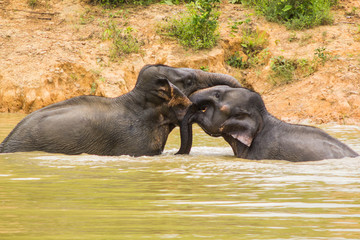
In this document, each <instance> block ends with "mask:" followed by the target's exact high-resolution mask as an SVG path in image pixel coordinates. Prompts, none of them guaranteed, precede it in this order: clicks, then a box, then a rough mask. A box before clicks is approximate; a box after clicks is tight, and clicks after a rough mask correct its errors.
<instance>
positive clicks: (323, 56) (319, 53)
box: [314, 47, 331, 64]
mask: <svg viewBox="0 0 360 240" xmlns="http://www.w3.org/2000/svg"><path fill="white" fill-rule="evenodd" d="M314 55H315V57H317V58H318V59H320V60H321V62H322V64H324V63H325V62H326V61H327V60H329V59H330V57H331V54H330V53H329V52H328V51H326V47H319V48H317V49H315V53H314Z"/></svg>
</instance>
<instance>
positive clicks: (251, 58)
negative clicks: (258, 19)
mask: <svg viewBox="0 0 360 240" xmlns="http://www.w3.org/2000/svg"><path fill="white" fill-rule="evenodd" d="M268 43H269V41H268V36H267V33H266V32H265V31H261V30H259V29H255V30H254V29H252V28H251V27H248V28H244V29H243V30H242V41H241V48H242V52H243V53H244V54H245V55H246V57H245V58H244V57H243V56H240V53H239V52H235V53H234V54H232V55H231V56H230V57H229V58H228V59H227V61H226V62H227V64H229V65H230V66H232V67H236V68H240V69H246V68H249V67H252V66H254V65H256V64H259V63H260V62H261V61H262V60H264V57H265V55H266V54H260V53H261V52H262V51H263V50H264V49H265V47H266V46H267V45H268Z"/></svg>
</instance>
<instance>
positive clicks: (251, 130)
mask: <svg viewBox="0 0 360 240" xmlns="http://www.w3.org/2000/svg"><path fill="white" fill-rule="evenodd" d="M190 100H191V101H192V102H194V103H195V104H196V105H197V107H198V110H197V112H196V113H195V114H193V113H192V112H189V114H187V116H186V117H185V118H186V119H188V121H190V123H191V122H196V123H198V124H199V125H200V127H201V128H202V129H203V130H204V131H205V132H206V133H207V134H209V135H211V136H214V137H219V136H222V137H223V138H224V139H225V140H226V141H227V142H228V143H229V144H230V146H231V147H232V149H233V151H234V154H235V155H236V156H237V157H239V158H246V159H280V160H289V161H294V162H296V161H312V160H321V159H335V158H344V157H357V156H359V155H358V154H357V153H356V152H355V151H353V150H352V149H350V148H349V147H348V146H347V145H345V144H344V143H342V142H340V141H339V140H337V139H335V138H333V137H331V136H330V135H328V134H327V133H326V132H324V131H323V130H321V129H319V128H316V127H310V126H304V125H297V124H289V123H286V122H283V121H281V120H279V119H277V118H275V117H274V116H272V115H271V114H270V113H269V112H268V111H267V110H266V107H265V104H264V102H263V100H262V98H261V96H260V95H259V94H258V93H255V92H253V91H250V90H248V89H245V88H231V87H228V86H215V87H211V88H207V89H203V90H199V91H197V92H195V93H194V94H192V95H191V96H190ZM190 115H192V116H191V117H189V116H190ZM183 124H184V125H186V124H187V123H185V122H183ZM182 129H183V130H185V131H190V129H191V126H190V127H189V126H183V128H182ZM183 136H189V133H183ZM190 137H191V136H190ZM184 142H186V143H188V144H191V140H184ZM190 149H191V145H187V146H181V148H180V151H179V153H189V152H190Z"/></svg>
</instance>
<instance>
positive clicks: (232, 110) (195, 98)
mask: <svg viewBox="0 0 360 240" xmlns="http://www.w3.org/2000/svg"><path fill="white" fill-rule="evenodd" d="M189 98H190V100H191V101H192V102H193V103H194V104H195V105H196V109H197V110H196V111H195V113H194V111H193V110H192V111H189V112H188V114H187V115H186V116H185V118H186V120H187V121H188V123H185V122H183V124H184V125H185V124H188V125H191V124H192V123H193V122H196V123H197V124H198V125H199V126H200V127H201V128H202V129H203V130H204V131H205V132H206V133H207V134H209V135H210V136H213V137H220V136H222V137H224V139H225V140H226V141H227V142H228V143H229V144H230V145H231V147H232V148H233V150H234V152H235V154H236V155H237V156H241V155H243V154H245V152H246V151H247V149H248V148H249V147H250V146H251V144H252V142H253V140H254V138H255V136H256V134H257V133H258V132H259V131H260V130H261V129H262V127H263V119H262V114H261V113H262V112H264V111H266V109H265V105H264V102H263V101H262V99H261V97H260V95H259V94H257V93H255V92H252V91H250V90H248V89H245V88H231V87H229V86H214V87H211V88H207V89H202V90H199V91H197V92H195V93H193V94H192V95H191V96H190V97H189ZM183 129H184V130H187V131H188V133H182V135H183V136H187V137H188V138H191V136H190V130H189V129H191V127H189V126H185V127H184V128H183ZM184 143H188V144H190V143H191V139H189V140H186V141H184ZM239 144H240V146H241V148H239ZM190 149H191V146H189V145H186V146H181V148H180V151H179V153H180V154H185V153H189V152H190Z"/></svg>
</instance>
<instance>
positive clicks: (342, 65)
mask: <svg viewBox="0 0 360 240" xmlns="http://www.w3.org/2000/svg"><path fill="white" fill-rule="evenodd" d="M37 2H38V3H39V4H38V5H37V6H36V7H35V8H31V7H30V6H29V5H28V2H27V1H24V0H0V63H1V64H0V111H1V112H19V111H22V112H26V113H29V112H32V111H34V110H36V109H39V108H41V107H44V106H46V105H48V104H50V103H53V102H58V101H61V100H64V99H68V98H70V97H74V96H77V95H82V94H94V95H99V96H107V97H115V96H118V95H121V94H123V93H126V92H128V91H130V90H131V89H132V88H133V86H134V84H135V81H136V77H137V73H138V72H139V70H140V69H141V68H142V67H143V66H144V65H145V64H154V63H162V64H167V65H170V66H175V67H191V68H198V69H199V68H202V69H207V70H208V71H210V72H221V73H226V74H230V75H233V76H234V77H236V78H237V79H239V81H241V82H242V83H243V84H246V86H249V87H252V88H253V89H254V90H256V91H258V92H259V93H261V94H262V96H263V98H264V100H265V102H266V105H267V107H268V110H269V111H270V112H271V113H273V114H274V115H275V116H277V117H279V118H280V119H283V120H287V121H293V122H302V121H304V120H310V121H312V122H314V123H324V122H333V121H335V122H338V123H347V124H359V123H360V3H359V2H358V1H340V7H339V8H337V9H336V10H334V11H333V14H334V16H335V21H334V24H333V25H331V26H321V27H317V28H314V29H309V30H304V31H296V32H294V31H289V30H286V28H285V27H284V26H281V25H278V24H275V23H269V22H267V21H265V20H264V18H263V17H260V16H256V15H255V14H253V11H252V10H251V9H246V8H244V7H242V6H241V5H233V4H228V3H222V4H221V8H220V11H221V16H220V40H219V43H218V45H217V46H216V47H215V48H214V49H212V50H202V51H197V52H195V51H192V50H186V49H184V48H183V47H182V46H180V45H179V44H178V42H177V41H176V40H173V39H169V38H167V37H164V36H161V35H159V34H158V30H159V27H158V26H159V24H162V23H164V22H165V21H166V20H168V19H169V18H171V17H173V16H175V15H178V14H179V13H180V12H182V11H184V10H185V7H184V6H168V5H165V4H154V5H150V6H147V7H141V6H137V7H126V8H117V9H112V10H106V9H103V8H101V7H98V6H91V5H89V4H87V3H86V2H84V1H80V0H38V1H37ZM357 8H359V10H358V9H357ZM246 19H250V23H249V25H251V27H252V28H253V29H259V30H260V31H265V32H266V36H267V38H268V43H267V46H266V57H264V58H263V61H262V62H261V63H260V64H258V65H256V66H254V67H252V68H249V69H236V68H232V67H230V66H229V65H227V64H226V60H227V58H228V57H229V55H230V54H232V53H233V52H234V51H238V50H241V41H242V40H241V39H242V35H241V31H240V30H239V31H234V29H233V28H232V26H234V23H235V22H239V21H244V20H246ZM110 21H112V22H115V23H116V24H117V26H118V27H119V28H126V27H129V26H130V27H131V28H132V29H134V31H133V32H132V34H133V35H134V36H135V37H136V38H137V39H138V41H140V42H142V44H143V45H142V46H141V49H140V52H139V53H132V54H129V55H127V56H122V57H120V58H118V59H115V60H111V58H110V49H111V41H109V40H103V34H104V32H105V31H106V28H107V26H108V23H109V22H110ZM248 22H249V21H248ZM321 48H323V49H326V53H327V55H326V57H327V59H326V61H324V63H323V64H318V66H317V68H316V71H314V72H313V73H311V74H309V75H304V76H295V80H294V81H293V82H292V83H290V84H284V85H277V86H274V85H273V84H272V82H271V79H270V78H269V76H270V75H271V74H272V70H271V65H270V62H271V61H270V59H271V58H274V57H279V56H283V57H284V58H287V59H307V60H309V61H310V60H311V59H313V58H314V53H315V52H316V49H321Z"/></svg>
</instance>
